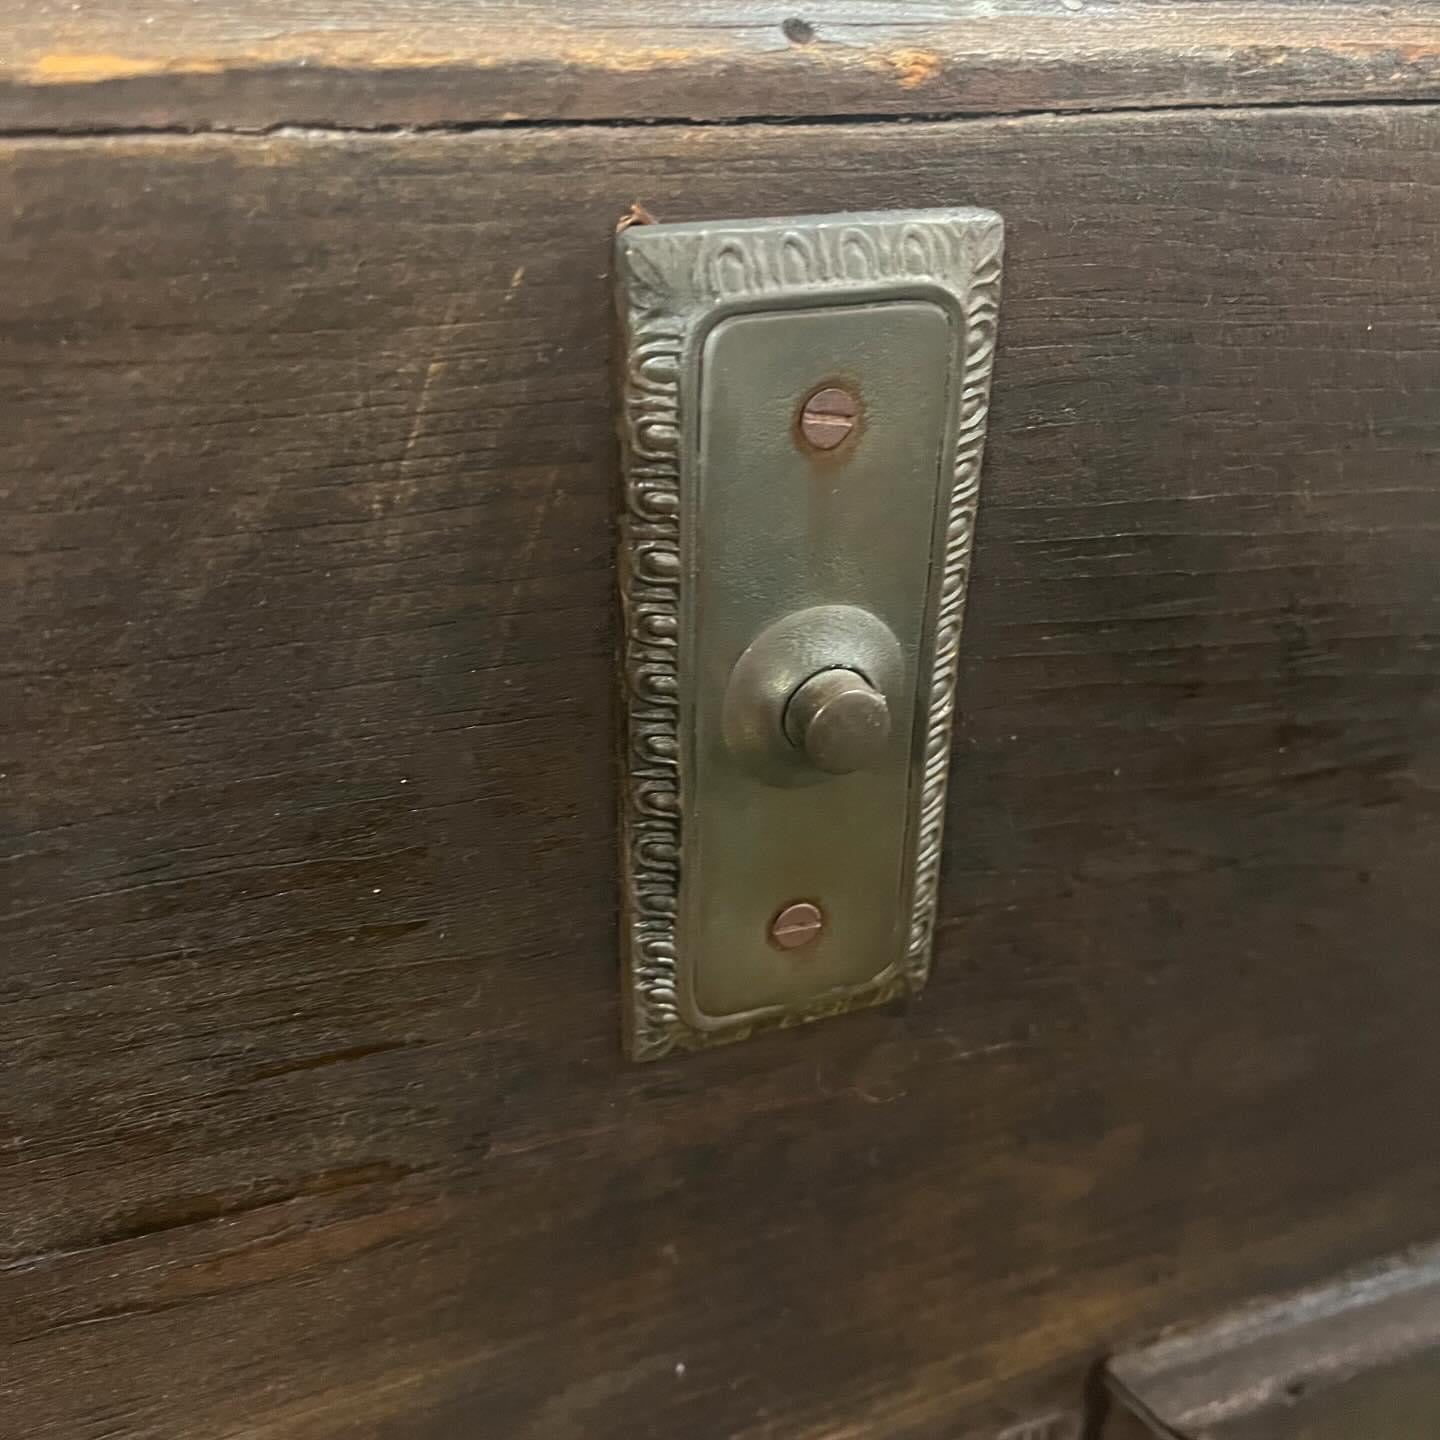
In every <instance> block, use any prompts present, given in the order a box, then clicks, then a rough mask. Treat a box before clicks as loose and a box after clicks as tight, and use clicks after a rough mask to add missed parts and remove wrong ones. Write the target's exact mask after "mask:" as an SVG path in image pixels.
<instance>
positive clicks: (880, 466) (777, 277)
mask: <svg viewBox="0 0 1440 1440" xmlns="http://www.w3.org/2000/svg"><path fill="white" fill-rule="evenodd" d="M1000 244H1001V227H1000V222H999V219H998V217H996V216H994V215H992V214H990V213H988V212H986V211H979V210H953V211H928V212H913V213H905V212H898V213H895V214H880V215H861V216H828V217H826V216H822V217H815V218H808V219H799V220H784V221H767V222H761V221H737V222H731V223H727V224H724V225H717V226H697V225H680V226H667V225H646V226H636V227H632V228H631V229H628V230H626V231H625V232H624V233H623V234H622V235H621V236H620V237H619V239H618V241H617V246H618V262H619V263H618V272H619V291H620V312H621V318H622V323H623V326H624V342H625V351H626V368H625V374H624V394H623V399H624V416H625V426H624V436H625V441H626V455H625V459H626V513H625V517H624V521H623V527H622V541H623V544H622V562H623V566H622V575H621V586H622V598H623V602H624V608H625V640H626V683H627V692H626V709H627V720H628V745H629V749H628V752H627V753H628V775H627V781H628V787H627V796H626V802H627V803H626V806H625V813H624V818H625V837H624V838H625V921H624V923H625V946H626V966H627V979H628V983H629V987H630V991H629V993H630V1003H629V1005H628V1006H627V1017H626V1018H627V1039H628V1044H629V1048H630V1051H631V1053H632V1054H633V1055H634V1056H636V1057H637V1058H641V1059H650V1058H654V1057H656V1056H658V1055H662V1054H664V1053H665V1052H666V1051H668V1050H670V1049H672V1048H674V1047H675V1046H697V1045H703V1044H708V1043H713V1042H715V1041H719V1040H725V1039H734V1038H738V1037H739V1036H741V1035H744V1034H747V1033H749V1032H750V1031H752V1030H754V1029H755V1028H756V1027H757V1026H763V1025H771V1024H793V1023H795V1022H797V1021H800V1020H808V1019H814V1018H818V1017H820V1016H822V1015H828V1014H833V1013H836V1012H837V1011H841V1010H847V1009H852V1008H854V1007H855V1006H857V1005H865V1004H873V1003H876V1002H878V1001H880V1000H884V999H886V998H889V997H891V996H895V995H898V994H901V993H904V992H907V991H913V990H916V989H918V988H919V987H920V986H921V985H922V984H923V983H924V980H925V976H926V973H927V970H928V966H929V956H930V945H931V934H932V930H933V924H934V914H935V900H936V893H935V892H936V885H937V882H938V875H939V861H940V837H941V825H942V819H943V813H944V799H945V786H946V778H947V772H948V767H949V754H950V728H951V721H952V715H953V708H954V698H953V697H954V687H955V675H956V667H957V664H958V658H959V634H960V619H961V611H962V606H963V600H964V590H965V580H966V575H967V571H968V564H969V554H970V546H971V540H972V534H973V520H974V512H975V504H976V498H977V494H978V480H979V464H980V448H981V443H982V440H983V436H984V420H985V406H986V401H987V397H988V383H989V367H990V357H991V353H992V349H993V344H994V332H995V316H996V304H997V299H998V287H999V273H1000ZM797 897H803V899H800V898H797ZM801 904H803V905H806V906H810V907H812V908H813V909H814V911H815V917H810V916H809V915H808V911H807V912H806V917H807V918H806V919H805V921H804V924H803V925H802V924H800V923H799V922H797V923H796V925H795V926H793V927H792V925H791V924H790V923H789V922H786V923H785V924H783V925H782V924H781V923H780V917H782V916H784V915H786V914H787V913H790V912H791V910H792V909H793V907H795V906H796V905H801ZM816 917H823V918H821V919H818V920H817V919H816ZM777 925H778V926H779V927H780V928H779V930H778V931H777V929H776V927H777ZM802 931H803V933H804V936H805V941H806V943H805V944H804V945H803V946H796V947H794V948H793V949H792V948H789V947H788V944H787V941H788V939H789V938H790V937H792V936H798V935H800V934H801V933H802ZM782 936H783V937H786V938H782Z"/></svg>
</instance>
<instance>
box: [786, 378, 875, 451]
mask: <svg viewBox="0 0 1440 1440" xmlns="http://www.w3.org/2000/svg"><path fill="white" fill-rule="evenodd" d="M859 416H860V400H859V397H858V396H855V395H852V394H851V393H850V391H848V390H842V389H841V388H840V387H839V386H838V385H824V386H822V387H821V388H820V389H819V390H816V391H814V392H813V393H812V394H811V395H810V397H809V398H808V399H807V400H806V401H805V403H804V404H803V405H802V406H801V407H800V433H801V434H802V435H803V436H804V437H805V443H806V444H807V445H810V446H811V447H812V448H814V449H816V450H833V449H835V447H836V446H837V445H842V444H843V443H844V442H845V441H846V440H847V439H848V438H849V436H850V434H851V432H852V431H853V430H854V429H855V422H856V420H857V419H858V418H859Z"/></svg>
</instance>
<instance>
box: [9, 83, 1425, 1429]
mask: <svg viewBox="0 0 1440 1440" xmlns="http://www.w3.org/2000/svg"><path fill="white" fill-rule="evenodd" d="M0 160H3V168H0V177H3V187H4V193H3V199H0V214H4V215H5V217H6V221H5V254H6V257H7V262H8V263H7V274H8V275H9V277H10V284H9V285H8V286H7V288H6V291H5V296H4V300H3V303H0V414H3V416H4V420H5V423H4V425H3V426H0V446H3V450H4V464H3V468H0V521H3V541H0V546H3V561H0V564H3V572H0V575H3V583H4V586H5V593H6V595H7V597H8V599H7V604H6V606H5V607H4V626H5V630H4V637H3V646H0V665H3V671H0V773H3V777H4V778H3V780H0V787H3V788H0V795H3V804H0V817H3V826H4V831H3V851H0V855H3V871H0V873H3V876H4V880H3V904H4V917H5V918H4V919H3V922H0V953H3V955H4V956H5V963H4V965H3V967H0V1033H3V1035H4V1037H5V1054H6V1069H5V1082H4V1089H3V1094H4V1103H3V1109H0V1214H3V1217H4V1223H3V1227H0V1233H3V1239H4V1243H5V1257H6V1258H5V1260H4V1262H3V1263H4V1266H5V1268H4V1269H3V1270H0V1302H3V1303H0V1326H3V1335H4V1338H5V1339H6V1340H7V1341H8V1342H9V1348H8V1350H7V1352H6V1360H5V1363H4V1368H3V1370H0V1375H3V1376H4V1382H5V1385H6V1387H7V1389H6V1402H5V1405H6V1410H5V1413H6V1420H5V1424H4V1427H3V1428H4V1429H5V1430H6V1432H7V1433H10V1434H14V1435H16V1436H24V1437H26V1440H101V1437H117V1436H123V1437H126V1440H132V1437H166V1440H170V1437H175V1440H179V1437H184V1440H210V1437H214V1440H218V1437H222V1436H230V1437H239V1436H242V1435H243V1436H245V1437H247V1440H250V1437H256V1440H260V1437H263V1440H319V1437H342V1436H343V1437H346V1440H354V1437H374V1440H401V1437H403V1440H451V1437H455V1436H462V1435H463V1436H470V1435H473V1436H477V1437H487V1440H489V1437H495V1440H512V1437H514V1440H521V1437H526V1440H622V1437H623V1440H674V1437H677V1436H687V1437H691V1436H693V1437H696V1440H720V1437H743V1440H821V1437H825V1440H839V1437H845V1440H850V1437H862V1436H863V1437H871V1436H874V1437H884V1440H955V1437H959V1436H968V1435H983V1436H985V1437H987V1440H990V1437H993V1436H994V1435H995V1434H996V1432H997V1431H999V1430H1002V1429H1003V1428H1004V1427H1006V1426H1007V1425H1011V1424H1013V1423H1015V1422H1017V1421H1019V1420H1022V1419H1024V1418H1025V1417H1027V1416H1031V1415H1035V1414H1041V1413H1044V1412H1046V1411H1054V1410H1057V1409H1058V1410H1062V1411H1063V1410H1066V1409H1073V1407H1074V1406H1075V1405H1076V1404H1077V1403H1078V1399H1079V1396H1080V1394H1081V1390H1082V1386H1083V1384H1084V1377H1085V1375H1086V1373H1087V1372H1088V1370H1089V1369H1090V1367H1091V1366H1092V1365H1093V1364H1094V1363H1095V1362H1096V1361H1097V1360H1098V1359H1099V1358H1100V1357H1101V1356H1102V1355H1103V1354H1104V1353H1105V1352H1106V1351H1107V1350H1108V1349H1110V1348H1111V1347H1115V1346H1120V1345H1125V1344H1130V1343H1134V1342H1136V1341H1138V1340H1140V1339H1142V1338H1143V1337H1144V1336H1145V1335H1146V1334H1147V1333H1148V1332H1149V1331H1150V1330H1151V1329H1153V1328H1154V1327H1156V1326H1158V1325H1162V1324H1165V1323H1169V1322H1171V1321H1173V1320H1178V1319H1182V1318H1185V1317H1187V1316H1190V1315H1192V1314H1197V1313H1201V1312H1203V1311H1206V1310H1209V1309H1212V1308H1215V1307H1217V1306H1219V1305H1221V1304H1224V1303H1227V1302H1228V1301H1230V1300H1233V1299H1235V1298H1236V1297H1239V1296H1243V1295H1247V1294H1250V1293H1254V1292H1257V1291H1260V1290H1264V1289H1267V1288H1278V1287H1284V1286H1291V1285H1296V1284H1303V1283H1307V1282H1309V1281H1311V1280H1313V1279H1315V1278H1316V1277H1318V1276H1320V1275H1322V1274H1324V1273H1326V1272H1327V1271H1328V1270H1330V1269H1332V1268H1334V1267H1338V1266H1339V1265H1342V1264H1346V1263H1350V1262H1352V1261H1357V1260H1361V1259H1364V1258H1365V1257H1367V1256H1369V1255H1371V1254H1376V1253H1380V1252H1383V1251H1387V1250H1391V1249H1394V1248H1397V1247H1398V1246H1401V1245H1404V1244H1406V1243H1408V1242H1410V1241H1412V1240H1415V1239H1418V1238H1421V1237H1423V1236H1427V1235H1428V1234H1429V1233H1430V1232H1431V1230H1432V1229H1433V1224H1434V1216H1435V1214H1436V1206H1437V1202H1440V1169H1437V1166H1436V1165H1435V1145H1434V1126H1433V1114H1432V1112H1433V1097H1434V1095H1435V1093H1436V1087H1437V1085H1440V1047H1437V1046H1436V1045H1435V1043H1434V1016H1435V1015H1436V1013H1437V1007H1440V966H1437V965H1436V963H1435V957H1436V955H1437V953H1440V909H1437V907H1436V905H1435V903H1434V895H1433V891H1434V885H1435V876H1436V874H1437V865H1440V805H1437V793H1440V791H1437V785H1440V665H1437V659H1436V644H1437V635H1440V587H1437V585H1436V583H1435V576H1436V573H1437V563H1440V487H1437V484H1436V479H1435V468H1434V467H1435V460H1434V453H1435V451H1436V448H1437V445H1440V411H1437V408H1436V404H1435V397H1436V395H1437V393H1440V359H1437V356H1440V333H1437V330H1440V318H1437V313H1436V309H1435V304H1434V283H1435V282H1434V256H1435V251H1436V245H1437V241H1440V224H1437V221H1440V211H1437V207H1436V200H1435V197H1436V194H1437V186H1440V113H1437V112H1436V111H1434V110H1430V109H1427V108H1423V107H1394V108H1364V107H1353V108H1343V109H1336V110H1333V111H1332V110H1325V109H1321V108H1314V109H1297V110H1289V111H1284V112H1276V113H1262V112H1247V113H1239V114H1234V115H1225V114H1212V113H1195V114H1189V115H1162V116H1154V117H1145V116H1134V115H1131V116H1112V117H1071V118H1035V119H1030V120H1024V121H1014V120H992V121H976V122H970V123H950V124H932V125H915V126H911V127H907V128H905V129H903V130H900V129H897V128H896V127H894V126H872V127H866V126H856V127H852V128H849V129H841V128H839V127H835V126H824V127H806V126H796V127H786V128H772V127H753V128H747V129H704V128H699V129H697V128H685V127H662V128H657V129H653V130H625V131H615V132H606V131H603V130H554V131H545V132H530V133H513V134H499V135H497V134H485V135H470V136H428V137H426V136H401V137H351V138H329V139H324V138H316V137H307V136H275V137H268V138H255V139H236V138H222V137H210V138H183V137H163V138H153V137H152V138H150V139H143V138H141V139H135V138H131V139H112V140H88V141H78V140H77V141H62V140H57V141H42V140H31V141H26V140H20V141H13V142H9V143H7V144H6V145H5V146H4V147H3V150H0ZM637 199H638V200H639V201H641V202H642V203H643V204H645V205H646V206H647V207H648V208H650V209H651V210H653V211H655V212H656V213H657V214H659V215H660V216H662V217H663V218H669V219H682V218H690V217H701V216H719V215H735V214H755V213H772V212H777V211H782V212H783V211H786V210H794V211H811V210H833V209H844V208H852V207H882V206H891V205H926V204H941V203H964V202H979V203H983V204H986V205H992V206H994V207H995V208H997V209H999V210H1000V211H1002V212H1003V213H1004V215H1005V217H1006V221H1007V227H1008V237H1009V240H1008V259H1007V271H1006V297H1005V301H1004V309H1003V314H1002V344H1001V350H1000V355H999V359H998V367H997V375H996V389H995V403H994V414H993V422H992V436H991V443H990V448H989V454H988V459H987V465H986V478H985V493H984V496H983V500H982V509H981V525H980V533H979V540H978V546H977V551H976V565H975V572H974V579H973V584H972V590H971V604H970V612H969V619H968V626H967V637H966V644H965V652H964V660H963V667H962V669H963V679H962V700H963V707H962V718H961V722H960V726H959V732H958V736H957V746H958V753H957V762H956V769H955V784H954V793H953V799H952V806H951V815H950V825H951V828H950V832H949V845H948V864H947V871H946V880H945V889H944V900H943V913H944V915H945V924H944V927H943V934H942V937H941V945H940V953H939V956H938V959H937V965H936V973H935V979H934V982H933V984H932V987H931V989H930V990H929V992H928V993H927V994H926V996H925V997H924V998H923V1000H922V1001H921V1002H919V1003H918V1004H916V1005H915V1006H914V1007H913V1008H912V1009H911V1010H910V1011H909V1012H908V1013H888V1014H882V1013H871V1014H868V1015H859V1016H855V1017H851V1018H849V1019H846V1020H843V1021H835V1022H832V1023H829V1024H826V1025H822V1026H818V1027H814V1028H811V1029H809V1030H807V1031H803V1032H792V1033H787V1034H783V1035H779V1036H775V1037H771V1038H768V1039H764V1040H759V1041H756V1042H753V1043H748V1044H745V1045H743V1046H740V1047H736V1048H733V1049H730V1050H728V1051H725V1052H718V1053H715V1054H713V1055H708V1056H704V1057H700V1058H693V1057H692V1058H684V1059H680V1060H676V1061H674V1062H666V1063H663V1064H660V1065H657V1066H653V1067H638V1068H637V1067H628V1066H626V1065H625V1064H624V1063H623V1062H622V1060H621V1057H620V1052H619V1042H618V1019H617V981H616V959H615V946H614V942H613V938H612V937H613V933H614V926H615V914H614V908H615V881H614V872H615V855H614V844H615V837H614V825H613V812H614V795H613V780H612V773H611V766H612V726H611V718H610V717H611V704H612V702H611V694H610V687H611V679H612V659H611V647H612V599H611V589H612V573H611V550H612V534H611V521H610V517H611V512H612V507H613V503H614V488H615V457H614V453H613V437H612V425H611V409H610V400H609V394H608V374H607V366H608V357H609V347H610V334H611V319H610V301H609V293H608V282H607V279H606V273H605V272H606V269H607V265H608V256H609V243H610V234H611V231H612V228H613V225H614V222H615V219H616V217H617V216H618V215H619V214H620V213H621V212H622V211H623V210H624V209H625V208H626V207H627V206H628V205H629V204H630V203H631V202H632V201H634V200H637ZM1052 1428H1053V1427H1052ZM1054 1433H1055V1434H1059V1433H1060V1431H1059V1430H1058V1429H1055V1430H1054Z"/></svg>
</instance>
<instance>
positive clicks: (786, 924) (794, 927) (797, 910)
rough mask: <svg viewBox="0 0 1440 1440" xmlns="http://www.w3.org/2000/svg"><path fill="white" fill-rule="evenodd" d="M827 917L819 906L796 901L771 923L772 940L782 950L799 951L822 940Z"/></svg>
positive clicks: (805, 901)
mask: <svg viewBox="0 0 1440 1440" xmlns="http://www.w3.org/2000/svg"><path fill="white" fill-rule="evenodd" d="M824 928H825V916H824V914H823V913H822V912H821V910H820V907H819V906H818V905H812V904H811V903H810V902H809V901H808V900H796V901H795V902H794V903H793V904H791V905H787V906H785V908H784V909H783V910H781V911H780V913H779V914H778V915H777V916H776V917H775V918H774V919H773V920H772V921H771V922H770V938H771V940H772V941H774V943H775V944H776V945H778V946H779V947H780V948H781V949H782V950H798V949H799V948H800V947H801V946H802V945H809V944H810V943H811V942H812V941H815V940H818V939H819V938H820V932H821V931H822V930H824Z"/></svg>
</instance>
